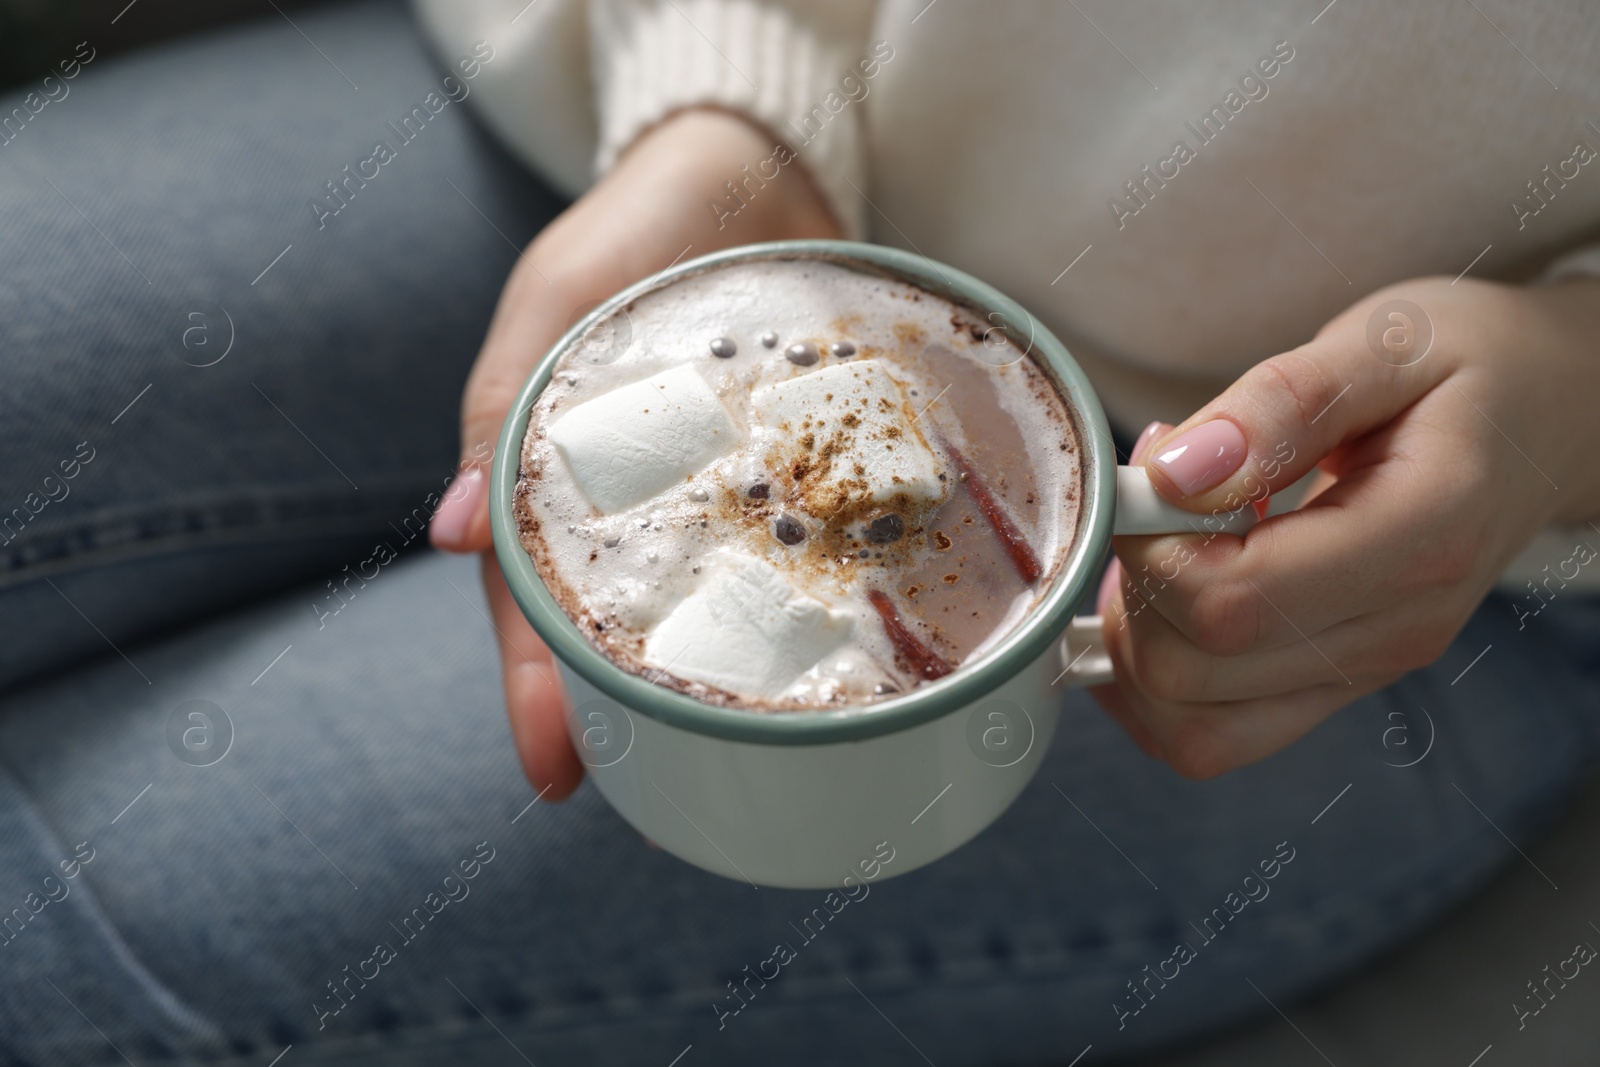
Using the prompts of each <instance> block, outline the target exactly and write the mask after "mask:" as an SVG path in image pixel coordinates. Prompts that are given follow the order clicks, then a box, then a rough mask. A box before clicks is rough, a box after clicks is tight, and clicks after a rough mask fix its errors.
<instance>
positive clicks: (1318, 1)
mask: <svg viewBox="0 0 1600 1067" xmlns="http://www.w3.org/2000/svg"><path fill="white" fill-rule="evenodd" d="M414 2H415V6H416V8H417V10H418V14H419V16H420V18H421V20H422V23H423V25H424V26H425V28H426V29H427V31H428V33H429V34H430V35H431V36H432V38H433V40H434V42H435V44H436V46H437V48H438V50H439V52H440V54H441V55H442V56H443V57H445V58H446V59H453V58H454V57H456V56H458V55H465V54H468V53H469V52H470V51H471V49H472V45H473V43H474V42H476V41H479V40H483V41H487V42H488V43H489V44H490V45H492V46H493V48H494V49H495V59H494V61H493V63H491V64H487V65H485V66H484V68H483V72H482V74H481V75H480V76H479V77H478V79H477V80H476V81H475V82H474V83H473V87H472V89H473V91H472V96H471V97H470V99H471V101H473V102H474V103H476V105H477V106H478V108H479V114H480V115H481V117H482V118H483V119H484V120H485V121H486V122H487V124H488V125H489V126H490V127H491V128H492V129H493V130H494V131H495V132H496V133H497V134H498V135H499V136H500V137H501V138H502V139H503V140H504V142H505V143H506V144H507V146H508V147H510V148H511V150H512V151H514V152H515V153H516V154H517V155H518V156H519V157H520V158H522V159H523V160H524V161H526V163H527V164H528V165H529V166H530V167H532V168H533V169H534V170H536V171H537V172H538V173H540V174H541V175H543V176H544V177H545V178H546V179H548V180H549V181H550V182H552V183H553V184H554V185H556V186H557V187H559V188H561V189H563V190H565V191H567V192H569V193H572V194H577V193H579V192H581V191H582V190H583V189H584V188H585V187H586V186H588V185H589V184H590V183H591V182H592V181H593V180H594V179H595V177H596V176H597V175H598V174H601V173H603V172H604V171H605V170H606V168H607V167H608V166H610V165H611V163H612V161H614V160H615V159H616V157H617V155H618V153H619V152H620V151H621V150H622V149H623V148H625V147H627V145H628V144H629V143H630V142H631V141H632V140H633V139H634V138H635V137H637V136H638V135H639V134H640V133H641V132H643V131H644V130H645V129H647V128H648V127H649V126H650V125H651V124H653V123H654V122H656V121H658V120H660V119H661V118H663V117H664V116H666V115H667V114H668V113H670V112H672V111H673V110H675V109H678V108H682V107H684V106H688V105H692V104H698V103H712V104H717V105H720V106H722V107H725V108H729V109H733V110H736V111H740V112H743V113H745V114H748V115H749V116H751V117H752V118H753V119H755V120H756V121H757V122H758V123H760V124H761V125H763V126H764V127H766V128H767V129H768V130H769V131H771V132H772V133H773V134H774V136H775V139H776V138H777V137H782V138H783V139H784V140H785V142H786V143H787V145H788V146H789V147H790V148H791V149H793V150H794V152H795V154H796V157H797V159H798V162H799V164H800V165H802V166H805V167H806V168H807V170H808V172H809V173H810V175H811V176H812V177H813V178H814V179H815V181H816V182H817V184H818V185H819V187H820V188H821V189H822V190H823V192H824V194H825V195H826V196H827V198H828V200H829V202H830V203H831V204H832V206H833V208H834V211H835V214H836V215H837V217H838V218H839V219H840V220H841V222H842V223H843V225H844V226H845V228H846V230H847V231H848V232H849V234H850V235H851V236H853V237H857V238H860V239H865V240H873V241H880V242H883V243H886V244H893V245H899V246H901V247H905V248H910V249H913V250H915V251H918V252H921V253H923V254H925V255H928V256H931V257H933V258H935V259H939V260H943V261H946V262H949V263H951V264H953V265H955V266H957V267H960V268H962V269H964V270H967V271H969V272H971V273H973V274H975V275H977V276H978V277H980V278H983V279H985V280H986V281H989V282H990V283H992V284H994V285H995V286H997V287H998V288H1000V289H1001V290H1002V291H1004V292H1006V293H1008V294H1009V295H1011V296H1013V297H1015V298H1016V299H1017V300H1019V301H1020V302H1021V303H1022V305H1023V306H1024V307H1026V308H1028V309H1029V310H1030V311H1031V312H1032V313H1033V314H1035V315H1037V316H1038V317H1039V318H1040V319H1041V320H1042V321H1043V322H1044V323H1045V324H1046V325H1047V326H1048V327H1049V328H1050V329H1052V330H1053V331H1054V332H1056V334H1057V335H1058V336H1060V337H1061V338H1062V339H1063V340H1064V341H1065V342H1066V343H1067V345H1068V347H1069V348H1070V349H1071V350H1072V352H1073V354H1074V355H1075V356H1076V357H1077V358H1078V359H1079V361H1080V362H1081V363H1082V364H1083V365H1084V366H1085V369H1086V370H1087V371H1088V372H1089V374H1090V377H1091V378H1092V379H1093V380H1094V382H1095V385H1096V387H1097V390H1098V391H1099V392H1100V395H1101V398H1102V400H1103V401H1104V402H1105V406H1106V409H1107V411H1108V413H1109V414H1110V416H1111V418H1112V419H1113V421H1114V422H1116V423H1118V424H1119V425H1120V426H1121V427H1122V428H1123V429H1124V430H1126V431H1134V432H1136V431H1137V430H1138V428H1139V427H1141V426H1143V425H1144V424H1145V423H1146V422H1148V421H1149V420H1150V419H1153V418H1162V419H1165V420H1166V421H1169V422H1178V421H1180V420H1182V419H1183V418H1184V417H1186V416H1187V415H1188V414H1189V413H1190V412H1191V411H1193V410H1194V409H1195V408H1196V407H1198V406H1199V405H1200V404H1202V403H1203V402H1205V401H1206V400H1208V399H1210V398H1211V397H1212V396H1214V395H1215V394H1216V393H1217V392H1219V391H1220V390H1221V388H1222V387H1224V386H1225V385H1226V384H1227V383H1228V382H1229V381H1231V380H1232V379H1233V378H1235V377H1237V376H1238V375H1239V374H1240V373H1241V372H1242V371H1244V370H1245V369H1247V368H1248V367H1250V366H1251V365H1252V364H1254V363H1257V362H1259V361H1260V360H1262V359H1265V358H1267V357H1268V356H1271V355H1273V354H1275V353H1277V352H1281V351H1284V350H1286V349H1289V348H1292V347H1294V346H1296V345H1298V344H1300V343H1302V342H1303V341H1305V340H1307V339H1309V338H1310V337H1311V335H1312V334H1313V333H1314V332H1315V331H1316V330H1317V328H1318V327H1320V326H1321V325H1322V324H1323V323H1324V322H1325V321H1327V320H1328V319H1329V318H1331V317H1332V316H1333V315H1335V314H1336V313H1338V312H1339V311H1340V310H1342V309H1343V308H1344V307H1346V306H1348V305H1349V304H1350V303H1352V302H1354V301H1355V300H1357V299H1359V298H1361V297H1363V296H1365V295H1366V294H1368V293H1370V292H1372V291H1373V290H1375V289H1377V288H1379V287H1381V286H1383V285H1386V284H1389V283H1391V282H1396V281H1400V280H1403V279H1405V278H1410V277H1414V276H1417V275H1423V274H1445V275H1452V276H1453V275H1456V274H1460V273H1462V272H1464V271H1470V273H1471V274H1472V275H1474V276H1477V277H1482V278H1497V279H1506V280H1530V281H1538V280H1548V279H1552V278H1556V277H1560V276H1564V275H1567V274H1571V273H1587V274H1595V275H1600V245H1596V244H1595V242H1596V241H1600V60H1597V59H1596V56H1597V55H1600V8H1597V7H1596V5H1595V3H1594V0H1544V2H1540V3H1528V4H1515V3H1512V2H1511V0H1416V2H1411V3H1407V4H1405V5H1397V4H1390V3H1383V2H1380V0H1334V2H1333V3H1332V4H1328V3H1327V0H1294V2H1291V3H1288V4H1275V5H1271V6H1269V5H1266V4H1255V3H1248V2H1246V0H1214V2H1212V3H1208V4H1204V5H1200V4H1182V3H1178V2H1176V0H1172V2H1158V0H1146V2H1142V3H1139V4H1116V3H1111V2H1109V0H1093V2H1091V0H1080V2H1077V3H1073V2H1066V0H1058V2H1024V0H990V2H985V3H979V2H978V0H933V2H932V3H929V0H880V2H878V3H871V2H867V0H860V2H856V0H804V2H801V0H792V2H779V0H588V2H584V0H531V2H530V0H414ZM780 162H781V160H779V159H777V158H775V157H766V158H760V159H752V160H751V161H750V171H751V173H755V174H757V175H760V174H765V175H767V176H768V177H770V176H771V175H772V173H774V169H773V168H775V167H776V166H778V165H779V164H780ZM729 179H730V180H732V181H734V182H747V183H750V184H748V185H746V186H745V188H748V189H754V188H757V186H756V185H755V184H754V183H753V182H752V180H751V179H749V178H748V176H747V175H745V174H743V173H741V174H730V175H729ZM738 206H739V201H738V200H737V199H736V198H735V197H734V195H733V194H732V193H729V194H728V195H725V196H723V197H720V198H710V197H708V201H707V204H706V207H705V210H706V211H707V212H709V213H712V214H718V213H727V212H731V211H735V210H737V208H738ZM719 217H720V215H719ZM1589 539H1590V543H1591V544H1594V545H1595V546H1597V547H1600V535H1597V534H1595V532H1594V531H1589ZM1561 544H1562V542H1560V541H1557V542H1553V543H1550V544H1546V545H1544V546H1542V547H1541V546H1538V545H1536V546H1535V547H1534V549H1533V550H1532V555H1531V557H1530V558H1533V559H1535V560H1536V561H1538V562H1540V563H1551V564H1554V563H1557V562H1559V561H1561V560H1564V559H1566V558H1567V557H1568V555H1569V554H1570V549H1571V547H1572V544H1571V538H1570V537H1568V538H1566V540H1565V545H1566V548H1565V549H1562V548H1561V547H1560V545H1561ZM1588 569H1595V570H1597V571H1600V568H1586V569H1585V570H1588ZM1539 570H1540V568H1539V567H1538V566H1535V567H1533V571H1534V572H1535V573H1537V572H1538V571H1539ZM1519 585H1520V583H1519Z"/></svg>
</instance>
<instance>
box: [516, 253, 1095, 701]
mask: <svg viewBox="0 0 1600 1067" xmlns="http://www.w3.org/2000/svg"><path fill="white" fill-rule="evenodd" d="M991 325H992V324H990V323H986V322H984V321H983V320H982V319H981V318H979V317H978V315H977V314H976V313H975V312H972V311H970V310H968V309H965V308H961V307H958V306H957V305H955V304H952V303H950V302H948V301H945V300H942V299H940V298H937V297H935V296H933V295H932V294H930V293H927V292H925V291H923V290H920V289H918V288H917V287H915V286H912V285H909V284H907V283H904V282H900V281H895V280H890V279H886V278H882V277H879V276H877V275H874V274H867V273H863V272H858V271H856V270H852V269H849V268H847V267H845V266H841V265H836V264H833V263H829V262H824V261H818V260H768V261H756V262H746V263H741V264H737V265H734V266H731V267H725V268H716V269H712V270H709V271H706V272H702V273H699V274H695V275H691V276H688V277H686V278H683V279H680V280H678V281H676V282H674V283H672V284H670V285H668V286H667V287H665V288H662V289H658V290H656V291H654V292H652V293H648V294H646V295H645V296H643V297H641V298H639V299H638V300H637V301H635V302H634V303H633V304H632V305H631V306H630V307H628V308H627V309H625V311H624V312H619V313H618V314H617V315H616V316H614V317H613V321H612V322H611V323H610V324H609V326H610V329H609V334H610V336H611V337H612V338H614V339H622V340H623V342H624V343H619V344H617V345H614V346H612V347H609V348H596V347H592V346H585V345H577V346H574V347H573V348H572V349H571V350H570V351H568V352H567V353H566V354H565V355H564V356H563V358H562V359H561V360H560V362H559V363H558V366H557V368H556V372H555V374H554V376H553V377H552V379H551V381H550V383H549V385H548V386H547V387H546V388H545V390H544V391H543V392H542V393H541V395H540V397H539V399H538V401H537V402H536V403H535V406H534V410H533V412H532V417H531V418H530V420H529V430H528V435H527V437H526V438H525V440H524V442H523V448H522V455H521V460H522V472H523V473H522V478H521V480H520V481H519V484H518V490H517V498H516V514H517V517H518V522H519V527H520V530H521V534H522V541H523V545H524V547H525V548H526V549H527V551H528V552H529V554H530V555H531V556H532V558H533V560H534V563H535V565H536V567H537V569H538V570H539V573H540V575H541V577H542V578H543V579H544V581H545V583H546V585H547V586H548V587H549V588H550V589H551V591H552V593H553V594H554V595H555V596H556V598H557V600H558V601H559V602H560V603H561V604H562V606H563V608H564V609H565V610H566V611H567V612H568V614H569V615H571V616H572V617H573V619H574V620H575V621H576V622H577V623H578V625H579V626H580V628H582V629H583V631H584V632H585V634H586V635H587V636H588V637H589V639H590V640H591V641H592V642H594V643H595V645H596V646H597V647H599V648H600V649H601V650H602V651H603V652H605V654H607V655H608V656H610V657H611V658H612V659H613V660H614V661H615V662H617V663H618V664H619V665H621V666H623V667H624V668H626V669H630V670H634V671H640V672H644V673H646V674H647V676H649V677H652V678H653V679H654V680H657V681H660V682H662V684H667V685H671V686H673V687H675V688H679V689H682V690H684V691H686V692H689V693H690V694H691V695H694V696H696V697H698V698H700V699H702V700H706V701H709V702H713V703H730V704H735V705H741V706H747V707H751V708H754V709H761V708H780V707H827V706H837V705H841V704H856V703H866V702H870V701H871V700H873V699H875V698H879V697H882V696H885V695H888V694H891V693H894V692H903V691H906V690H908V689H911V688H913V687H915V686H916V685H917V684H919V682H920V681H923V680H925V679H926V677H927V676H926V675H924V676H922V677H919V676H918V675H917V673H916V671H914V670H911V669H909V668H908V666H907V662H906V657H905V656H904V655H903V654H902V653H903V651H904V650H903V648H902V647H900V646H897V644H896V643H895V642H894V641H893V640H892V639H891V637H890V635H889V633H888V631H887V629H886V626H885V622H884V618H883V617H882V615H881V609H875V608H874V606H873V605H872V604H871V603H870V602H869V600H868V596H867V594H868V592H869V590H879V591H881V592H882V593H884V594H887V595H888V597H889V599H890V600H892V601H893V603H894V607H895V609H896V610H897V611H898V614H899V617H900V618H901V619H902V620H903V622H904V624H905V627H906V629H907V630H909V631H911V632H912V633H914V634H915V635H916V637H917V638H919V639H920V640H921V641H923V642H924V643H925V644H926V645H927V646H928V648H929V649H931V650H932V651H933V652H935V653H936V654H937V655H938V656H939V657H942V658H943V659H944V660H945V661H948V663H949V664H950V665H951V666H954V667H959V666H961V665H963V664H965V663H970V662H972V661H973V660H974V659H976V658H980V657H981V656H982V655H983V654H984V652H985V651H986V649H987V648H989V647H992V646H993V645H994V644H995V643H996V642H997V641H999V640H1000V639H1001V638H1003V636H1004V634H1005V633H1007V632H1010V630H1012V629H1013V628H1014V627H1015V626H1016V624H1017V623H1018V622H1019V621H1020V620H1021V619H1022V618H1023V617H1025V616H1026V614H1027V610H1028V608H1029V607H1030V606H1031V605H1032V603H1033V602H1034V600H1035V599H1036V597H1037V596H1038V594H1039V592H1040V591H1041V590H1042V589H1043V588H1044V587H1045V586H1046V585H1048V583H1049V581H1050V579H1051V577H1052V576H1053V574H1054V570H1055V568H1056V566H1057V563H1058V561H1059V559H1060V558H1061V556H1062V555H1063V553H1064V551H1065V549H1066V547H1067V546H1068V545H1069V544H1070V542H1071V539H1072V536H1073V533H1074V530H1075V528H1076V520H1077V511H1078V504H1079V493H1080V485H1081V473H1080V470H1079V461H1080V457H1079V455H1078V445H1077V438H1076V435H1075V433H1074V431H1073V430H1072V427H1071V420H1070V418H1069V416H1068V415H1067V412H1066V409H1065V406H1064V405H1063V403H1062V401H1061V399H1060V397H1059V396H1058V395H1057V393H1056V392H1055V390H1054V388H1053V387H1052V386H1051V385H1050V384H1049V380H1048V379H1047V377H1046V375H1045V374H1044V372H1043V371H1042V370H1041V369H1040V368H1039V367H1038V366H1037V365H1035V364H1034V362H1033V361H1032V359H1031V358H1029V357H1027V356H1025V355H1024V354H1023V353H1022V352H1021V351H1020V350H1018V349H1016V348H1014V347H1012V346H1011V345H1010V343H1009V342H1008V341H1007V340H1005V339H1004V338H1003V337H1002V336H1001V335H1000V334H999V332H998V331H996V330H992V329H990V326H991ZM770 333H775V334H776V335H777V338H778V341H777V343H776V344H775V345H772V346H771V347H769V346H767V345H765V344H763V342H762V338H763V335H768V334H770ZM769 339H770V338H769ZM713 341H718V342H719V343H718V345H717V346H716V347H717V349H718V350H720V351H723V352H726V351H727V349H728V348H730V347H731V348H732V349H734V350H735V352H734V354H733V355H732V356H730V357H728V358H719V357H718V356H717V355H714V354H713V346H712V342H713ZM729 342H731V345H730V344H729ZM792 345H806V346H810V352H811V353H812V354H813V355H815V356H817V357H818V358H816V359H815V361H814V362H806V361H804V360H802V361H801V362H795V361H793V360H791V359H790V358H786V355H785V353H786V351H787V350H788V349H789V348H790V346H792ZM619 348H620V349H621V351H620V353H619V351H618V349H619ZM836 353H837V354H836ZM951 449H959V450H960V452H961V453H962V454H964V455H965V456H966V457H967V459H968V460H969V461H970V462H971V466H972V467H973V468H974V475H975V476H978V477H981V478H983V479H984V481H985V484H986V485H987V486H988V488H989V489H990V491H991V494H992V495H993V496H994V497H995V498H997V499H998V500H999V501H1000V504H1001V506H1002V507H1003V508H1004V509H1005V512H1006V514H1007V515H1008V516H1009V518H1010V520H1011V521H1012V523H1013V524H1014V525H1015V526H1016V527H1017V528H1018V529H1020V530H1021V531H1022V533H1023V534H1024V536H1025V538H1026V539H1027V541H1028V543H1029V545H1030V546H1031V547H1032V549H1033V550H1034V552H1035V553H1036V554H1037V556H1038V557H1039V559H1040V560H1041V561H1043V565H1044V577H1043V578H1042V579H1041V580H1040V581H1039V582H1037V583H1033V584H1032V585H1029V584H1027V583H1024V582H1023V581H1021V580H1020V579H1019V578H1018V577H1017V576H1016V574H1015V573H1013V572H1012V571H1011V570H1010V569H1009V567H1008V565H1007V564H1006V563H1005V562H1004V561H1005V556H1004V553H1003V552H1001V551H1000V550H999V549H998V547H997V541H996V538H995V535H994V534H993V532H992V531H991V530H990V529H989V527H988V526H987V525H986V521H985V517H984V514H983V513H982V512H981V510H980V509H979V508H978V507H977V506H976V505H975V503H974V499H973V496H972V495H970V494H968V493H967V492H966V490H965V486H964V485H963V484H962V475H960V474H959V473H958V471H957V469H956V466H955V465H954V464H953V463H952V462H951V459H950V450H951ZM986 461H987V465H986Z"/></svg>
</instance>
